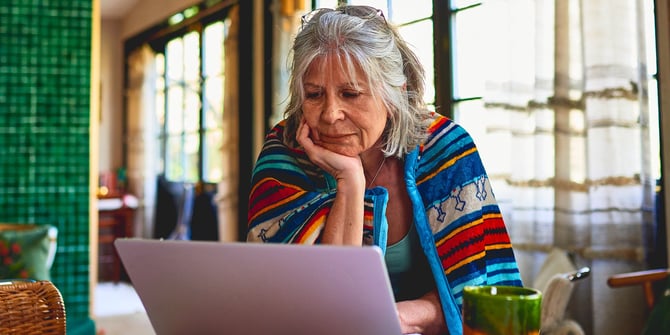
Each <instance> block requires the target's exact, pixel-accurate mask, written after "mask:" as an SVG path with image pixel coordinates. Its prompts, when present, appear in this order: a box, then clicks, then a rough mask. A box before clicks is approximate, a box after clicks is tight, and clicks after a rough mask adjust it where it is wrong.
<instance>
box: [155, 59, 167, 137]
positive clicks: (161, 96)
mask: <svg viewBox="0 0 670 335" xmlns="http://www.w3.org/2000/svg"><path fill="white" fill-rule="evenodd" d="M154 69H155V70H156V80H155V82H154V85H155V86H156V96H155V97H154V103H155V104H156V107H155V109H154V111H155V115H156V121H158V128H159V131H162V130H163V127H164V126H165V77H164V74H165V56H163V54H156V56H155V57H154Z"/></svg>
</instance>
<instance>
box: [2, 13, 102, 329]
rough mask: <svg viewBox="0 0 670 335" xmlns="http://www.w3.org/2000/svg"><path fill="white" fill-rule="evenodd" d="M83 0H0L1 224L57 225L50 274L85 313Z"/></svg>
mask: <svg viewBox="0 0 670 335" xmlns="http://www.w3.org/2000/svg"><path fill="white" fill-rule="evenodd" d="M91 16H92V1H91V0H1V1H0V222H17V223H38V224H45V223H48V224H52V225H54V226H56V227H58V229H59V237H58V252H57V255H56V259H55V263H54V266H53V270H52V279H53V282H54V283H55V284H56V286H57V287H58V288H59V289H60V291H61V293H62V294H63V298H64V300H65V304H66V308H67V316H68V320H70V319H71V318H79V317H81V318H86V317H88V315H89V280H88V279H89V193H88V191H89V168H90V167H89V123H90V110H89V109H90V101H89V96H90V67H91V34H92V33H91V25H92V22H91Z"/></svg>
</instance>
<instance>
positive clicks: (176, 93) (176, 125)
mask: <svg viewBox="0 0 670 335" xmlns="http://www.w3.org/2000/svg"><path fill="white" fill-rule="evenodd" d="M167 103H168V105H167V112H166V114H167V115H166V118H167V132H168V133H169V134H179V133H181V132H182V131H183V129H184V113H183V109H184V89H183V88H182V87H181V86H172V87H169V88H168V99H167Z"/></svg>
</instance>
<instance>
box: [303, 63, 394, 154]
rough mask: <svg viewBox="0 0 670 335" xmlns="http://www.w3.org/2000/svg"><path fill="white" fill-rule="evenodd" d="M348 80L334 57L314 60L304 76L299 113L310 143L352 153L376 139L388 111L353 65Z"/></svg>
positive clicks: (376, 141)
mask: <svg viewBox="0 0 670 335" xmlns="http://www.w3.org/2000/svg"><path fill="white" fill-rule="evenodd" d="M355 70H356V80H357V82H355V83H353V82H351V78H349V76H348V74H347V72H346V71H343V70H342V68H341V66H340V63H339V62H338V61H337V58H336V57H335V56H325V57H320V58H317V59H315V60H314V61H313V62H312V64H311V65H310V67H309V69H308V70H307V73H306V74H305V77H304V86H305V87H304V90H305V99H304V103H303V106H302V112H303V116H304V118H305V121H306V123H307V125H308V126H309V128H310V129H311V138H312V141H314V143H316V144H318V145H320V146H322V147H324V148H326V149H328V150H331V151H334V152H336V153H339V154H342V155H346V156H352V157H353V156H356V155H359V154H361V153H362V152H364V151H366V150H368V149H370V148H371V147H373V146H376V145H377V144H378V142H380V138H381V136H382V132H383V131H384V126H385V125H386V119H387V118H388V112H387V110H386V108H385V107H384V104H383V103H382V100H381V98H380V97H379V95H377V96H376V97H374V96H373V95H372V92H371V88H370V87H368V84H367V81H366V80H367V76H366V74H365V73H363V71H362V70H361V69H360V68H359V67H358V66H356V69H355Z"/></svg>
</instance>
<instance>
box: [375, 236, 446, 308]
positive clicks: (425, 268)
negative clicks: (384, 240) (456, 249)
mask: <svg viewBox="0 0 670 335" xmlns="http://www.w3.org/2000/svg"><path fill="white" fill-rule="evenodd" d="M384 260H385V261H386V268H387V270H388V274H389V278H390V279H391V286H392V287H393V294H394V296H395V300H396V301H403V300H412V299H417V298H419V297H421V296H423V295H424V294H426V293H428V292H429V291H430V290H432V289H433V288H434V287H435V285H434V281H433V277H432V274H431V271H430V267H429V265H428V262H427V261H426V256H425V255H424V253H423V249H422V248H421V242H420V241H419V236H418V235H417V233H416V229H415V228H414V224H412V226H411V227H410V229H409V231H408V232H407V235H405V236H404V237H403V238H402V239H401V240H400V241H398V242H396V243H394V244H392V245H389V246H387V247H386V254H385V255H384Z"/></svg>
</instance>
